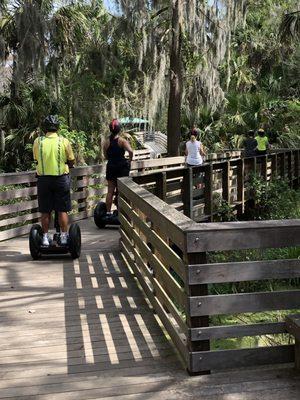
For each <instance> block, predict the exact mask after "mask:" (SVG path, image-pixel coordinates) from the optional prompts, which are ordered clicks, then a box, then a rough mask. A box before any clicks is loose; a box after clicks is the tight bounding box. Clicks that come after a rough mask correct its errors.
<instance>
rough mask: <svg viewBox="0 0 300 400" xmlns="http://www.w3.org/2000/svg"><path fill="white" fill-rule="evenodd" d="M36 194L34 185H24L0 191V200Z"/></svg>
mask: <svg viewBox="0 0 300 400" xmlns="http://www.w3.org/2000/svg"><path fill="white" fill-rule="evenodd" d="M36 194H37V188H36V186H31V187H26V188H24V189H10V190H6V191H4V192H1V191H0V200H12V199H17V198H19V197H28V196H32V195H36Z"/></svg>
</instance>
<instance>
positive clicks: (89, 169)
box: [70, 162, 106, 177]
mask: <svg viewBox="0 0 300 400" xmlns="http://www.w3.org/2000/svg"><path fill="white" fill-rule="evenodd" d="M105 167H106V162H105V163H103V164H97V165H89V166H83V167H75V168H72V169H71V170H70V175H71V176H74V177H75V176H86V175H94V174H95V175H98V174H104V172H105Z"/></svg>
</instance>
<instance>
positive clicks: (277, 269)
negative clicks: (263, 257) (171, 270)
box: [188, 258, 300, 285]
mask: <svg viewBox="0 0 300 400" xmlns="http://www.w3.org/2000/svg"><path fill="white" fill-rule="evenodd" d="M299 276H300V259H297V258H296V259H291V260H270V261H269V260H268V261H242V262H232V263H216V264H199V265H189V266H188V279H189V284H190V285H197V284H203V283H224V282H243V281H254V280H263V279H288V278H297V277H299Z"/></svg>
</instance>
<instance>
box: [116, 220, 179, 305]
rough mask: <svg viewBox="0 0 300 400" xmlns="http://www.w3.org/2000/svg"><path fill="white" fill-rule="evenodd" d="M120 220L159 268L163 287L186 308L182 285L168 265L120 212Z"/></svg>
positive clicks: (148, 259) (136, 243) (140, 248)
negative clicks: (164, 263) (167, 267)
mask: <svg viewBox="0 0 300 400" xmlns="http://www.w3.org/2000/svg"><path fill="white" fill-rule="evenodd" d="M119 218H120V222H121V224H122V228H123V230H124V231H125V233H126V234H127V236H130V237H132V239H133V241H134V243H135V246H137V247H138V248H139V251H140V252H141V254H142V255H143V257H145V258H146V259H147V261H148V262H149V264H150V265H151V266H152V268H153V269H154V271H155V270H156V269H158V270H159V275H160V279H161V280H163V281H161V282H160V283H161V285H162V287H164V286H166V289H169V290H171V291H172V294H173V295H174V299H175V300H176V301H177V302H178V304H179V305H180V306H181V307H182V308H183V309H185V308H186V302H185V299H186V297H185V295H184V290H183V289H182V288H181V287H180V285H179V284H178V283H177V282H176V280H175V279H174V278H173V276H172V275H171V274H170V272H169V271H168V270H167V269H166V267H165V266H164V265H163V264H162V263H161V261H160V260H159V259H158V258H157V257H156V256H155V255H154V254H153V253H152V252H151V250H150V249H149V247H148V246H147V245H146V244H145V243H144V242H143V241H142V240H141V239H140V237H139V235H138V233H137V232H136V231H135V230H134V229H132V228H131V227H130V224H129V223H128V221H127V220H126V219H125V218H124V216H123V215H122V214H119Z"/></svg>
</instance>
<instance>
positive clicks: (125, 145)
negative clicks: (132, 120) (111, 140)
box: [121, 139, 133, 162]
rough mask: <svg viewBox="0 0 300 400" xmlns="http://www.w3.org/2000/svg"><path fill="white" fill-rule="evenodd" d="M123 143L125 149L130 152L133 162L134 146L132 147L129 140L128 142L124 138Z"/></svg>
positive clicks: (130, 159) (130, 158)
mask: <svg viewBox="0 0 300 400" xmlns="http://www.w3.org/2000/svg"><path fill="white" fill-rule="evenodd" d="M121 145H122V147H123V149H125V150H126V151H128V154H129V161H130V162H131V161H132V158H133V150H132V148H131V146H130V144H129V142H128V141H127V140H125V139H122V142H121Z"/></svg>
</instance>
